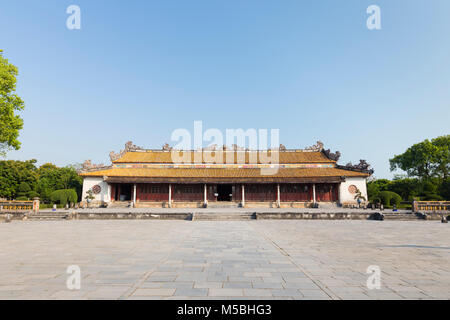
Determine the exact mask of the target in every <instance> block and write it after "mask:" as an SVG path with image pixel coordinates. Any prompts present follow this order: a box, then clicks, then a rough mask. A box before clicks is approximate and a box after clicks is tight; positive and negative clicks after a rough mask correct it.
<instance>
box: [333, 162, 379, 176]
mask: <svg viewBox="0 0 450 320" xmlns="http://www.w3.org/2000/svg"><path fill="white" fill-rule="evenodd" d="M337 168H339V169H344V170H350V171H357V172H364V173H367V174H373V173H374V172H375V170H373V169H372V168H371V165H370V164H369V163H367V161H366V160H363V159H361V160H359V163H358V164H352V163H351V162H349V163H347V164H346V165H345V166H340V165H337Z"/></svg>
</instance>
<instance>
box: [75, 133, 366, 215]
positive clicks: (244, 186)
mask: <svg viewBox="0 0 450 320" xmlns="http://www.w3.org/2000/svg"><path fill="white" fill-rule="evenodd" d="M172 152H174V151H173V150H172V149H171V148H170V147H169V146H168V145H165V146H164V147H163V148H162V149H161V150H144V149H141V148H139V147H136V146H134V145H133V144H132V143H131V142H128V143H127V144H126V145H125V149H124V150H122V151H121V152H120V153H119V154H115V153H114V152H111V153H110V157H111V162H112V165H111V166H103V165H93V164H91V162H90V161H86V162H85V163H84V165H83V170H82V172H81V173H80V174H81V176H82V177H83V178H84V183H83V200H85V199H86V196H87V195H88V194H91V195H92V196H93V197H94V198H93V199H90V201H91V205H93V206H97V205H108V206H115V205H116V206H121V205H122V206H123V205H134V206H135V207H205V206H218V205H225V204H229V205H233V204H235V205H236V206H242V207H261V206H264V207H309V206H313V205H314V204H316V203H319V205H320V203H335V204H338V205H350V204H355V203H356V202H357V198H358V197H357V195H361V196H362V197H364V198H365V199H367V191H366V179H367V177H369V176H370V175H371V174H372V173H373V170H370V169H369V165H368V164H367V163H366V162H365V161H364V160H361V161H360V164H358V165H352V164H347V165H346V166H340V165H338V164H337V161H338V159H339V156H340V153H339V152H336V153H331V152H330V150H324V149H323V144H322V143H321V142H318V143H317V145H315V146H313V147H310V148H307V149H303V150H287V149H286V148H285V147H284V146H282V145H281V146H280V149H279V151H278V161H277V163H273V162H272V163H267V162H266V161H265V160H264V161H263V160H262V155H261V154H260V153H259V152H258V151H249V150H240V149H239V148H238V147H236V146H233V147H231V148H226V147H223V148H220V150H215V149H211V148H210V149H208V150H207V149H204V150H202V151H190V152H187V151H184V154H185V155H187V154H189V156H188V158H189V157H190V160H192V161H188V163H186V161H185V162H183V163H174V161H173V160H172V159H173V156H172ZM175 152H177V155H181V154H182V152H180V151H175ZM265 153H266V152H264V154H265ZM269 155H270V151H269ZM212 157H213V158H214V159H215V160H216V161H215V162H210V161H209V159H211V158H212ZM217 159H219V161H217ZM230 160H231V161H230ZM268 169H270V170H269V172H264V170H268ZM271 170H272V172H270V171H271ZM89 190H91V191H89Z"/></svg>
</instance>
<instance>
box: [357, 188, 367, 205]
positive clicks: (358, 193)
mask: <svg viewBox="0 0 450 320" xmlns="http://www.w3.org/2000/svg"><path fill="white" fill-rule="evenodd" d="M355 200H356V202H358V208H361V202H363V201H366V197H364V196H363V195H362V193H361V190H359V189H358V188H356V193H355Z"/></svg>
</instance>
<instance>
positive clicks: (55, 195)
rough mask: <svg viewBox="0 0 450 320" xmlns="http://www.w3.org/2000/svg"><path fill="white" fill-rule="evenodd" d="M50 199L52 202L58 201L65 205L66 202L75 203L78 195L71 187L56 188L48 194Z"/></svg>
mask: <svg viewBox="0 0 450 320" xmlns="http://www.w3.org/2000/svg"><path fill="white" fill-rule="evenodd" d="M50 200H51V201H52V202H53V203H59V204H61V205H63V206H65V205H66V204H68V203H76V202H77V200H78V196H77V193H76V191H75V190H73V189H63V190H56V191H53V192H52V193H51V194H50Z"/></svg>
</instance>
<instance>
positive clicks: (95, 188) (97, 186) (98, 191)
mask: <svg viewBox="0 0 450 320" xmlns="http://www.w3.org/2000/svg"><path fill="white" fill-rule="evenodd" d="M92 192H93V193H94V194H99V193H100V192H102V187H100V186H99V185H98V184H96V185H95V186H93V187H92Z"/></svg>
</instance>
